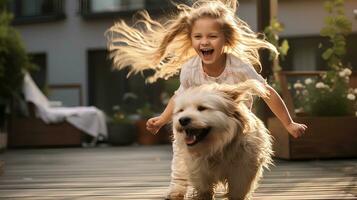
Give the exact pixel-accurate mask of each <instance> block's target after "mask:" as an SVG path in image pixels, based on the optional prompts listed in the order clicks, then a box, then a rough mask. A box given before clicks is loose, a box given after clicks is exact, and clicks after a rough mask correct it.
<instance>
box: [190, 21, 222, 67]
mask: <svg viewBox="0 0 357 200" xmlns="http://www.w3.org/2000/svg"><path fill="white" fill-rule="evenodd" d="M191 42H192V47H193V48H194V49H195V51H196V52H197V54H198V55H199V56H200V57H201V59H202V62H203V65H205V66H211V65H215V66H216V67H218V66H217V65H218V64H220V63H224V62H222V61H223V59H225V56H224V45H225V37H224V34H223V32H222V30H221V25H220V24H219V23H218V22H217V21H216V20H215V19H213V18H209V17H204V18H200V19H198V20H196V21H195V22H194V23H193V26H192V31H191Z"/></svg>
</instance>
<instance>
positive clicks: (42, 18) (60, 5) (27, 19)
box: [9, 0, 66, 25]
mask: <svg viewBox="0 0 357 200" xmlns="http://www.w3.org/2000/svg"><path fill="white" fill-rule="evenodd" d="M23 1H24V0H13V2H14V4H13V7H11V6H9V7H10V9H11V10H12V12H13V14H14V19H13V21H12V24H14V25H21V24H34V23H45V22H52V21H60V20H63V19H65V18H66V15H65V12H64V6H65V1H64V0H47V1H53V3H54V5H55V8H54V12H53V13H51V14H41V15H33V16H22V13H21V8H22V6H23V3H22V2H23ZM9 5H10V4H9Z"/></svg>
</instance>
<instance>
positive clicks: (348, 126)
mask: <svg viewBox="0 0 357 200" xmlns="http://www.w3.org/2000/svg"><path fill="white" fill-rule="evenodd" d="M294 121H295V122H298V123H304V124H306V125H307V126H308V129H307V131H306V134H305V135H304V136H302V137H300V138H298V139H295V138H294V137H292V136H291V135H290V134H289V133H288V132H287V131H286V129H285V128H284V127H283V125H282V124H281V122H280V121H279V120H278V119H277V118H269V119H268V129H269V130H270V132H271V134H272V135H273V137H274V142H273V149H274V151H275V156H276V157H278V158H283V159H316V158H352V157H357V117H296V118H294Z"/></svg>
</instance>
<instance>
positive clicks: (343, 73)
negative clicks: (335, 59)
mask: <svg viewBox="0 0 357 200" xmlns="http://www.w3.org/2000/svg"><path fill="white" fill-rule="evenodd" d="M338 75H339V76H340V77H342V78H343V77H345V76H346V74H345V71H340V72H338Z"/></svg>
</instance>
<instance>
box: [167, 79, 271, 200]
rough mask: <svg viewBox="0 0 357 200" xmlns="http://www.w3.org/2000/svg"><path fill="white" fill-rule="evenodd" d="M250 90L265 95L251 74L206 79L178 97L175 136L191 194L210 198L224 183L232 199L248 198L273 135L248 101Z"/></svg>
mask: <svg viewBox="0 0 357 200" xmlns="http://www.w3.org/2000/svg"><path fill="white" fill-rule="evenodd" d="M251 95H258V96H261V97H266V96H267V90H266V88H265V87H264V86H263V85H262V84H261V83H260V82H258V81H255V80H249V81H246V82H244V83H242V84H239V85H235V86H232V85H218V84H213V85H202V86H200V87H196V88H192V89H188V90H186V91H185V92H184V93H182V94H180V95H179V96H177V97H176V99H175V108H174V116H173V130H174V140H175V142H176V144H177V148H179V150H180V151H179V152H180V155H177V156H179V157H180V159H183V160H184V163H185V165H186V166H185V167H187V171H188V177H189V181H190V184H192V186H193V188H194V191H195V192H194V193H193V194H194V196H193V197H190V198H193V199H202V200H209V199H212V198H213V196H214V191H215V187H216V186H217V184H218V183H223V184H224V185H226V191H227V194H226V195H227V197H228V199H230V200H238V199H239V200H243V199H250V197H251V194H252V192H253V191H254V189H255V188H256V186H257V183H258V181H259V179H260V178H261V176H262V172H263V167H267V165H268V164H269V163H271V154H272V147H271V136H270V135H269V133H268V131H267V129H266V128H265V126H264V124H263V123H262V122H261V121H260V120H259V119H258V118H257V117H256V116H255V115H254V114H253V113H252V112H251V111H250V109H249V108H248V106H247V105H246V103H247V101H248V102H249V101H250V99H251ZM176 167H180V166H176Z"/></svg>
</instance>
